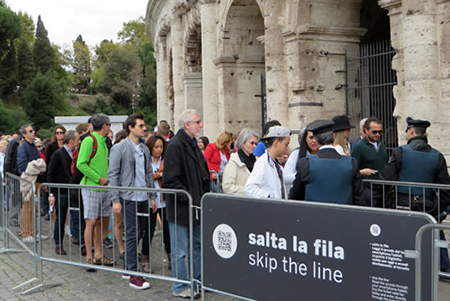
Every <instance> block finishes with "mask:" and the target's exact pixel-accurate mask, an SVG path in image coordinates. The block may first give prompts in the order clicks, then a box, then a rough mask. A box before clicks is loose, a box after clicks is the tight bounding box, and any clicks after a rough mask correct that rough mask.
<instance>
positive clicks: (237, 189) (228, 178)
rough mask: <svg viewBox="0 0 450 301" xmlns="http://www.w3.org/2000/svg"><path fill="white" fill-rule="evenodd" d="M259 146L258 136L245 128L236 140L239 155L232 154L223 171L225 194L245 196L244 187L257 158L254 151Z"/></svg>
mask: <svg viewBox="0 0 450 301" xmlns="http://www.w3.org/2000/svg"><path fill="white" fill-rule="evenodd" d="M257 144H258V135H257V134H256V133H255V132H254V131H252V130H251V129H248V128H244V129H242V130H241V131H240V133H239V135H238V137H237V139H236V147H237V148H238V152H237V153H232V154H231V157H230V161H229V162H228V164H227V165H226V166H225V169H224V171H223V179H222V188H223V192H224V193H230V194H238V195H245V193H244V186H245V183H246V182H247V179H248V177H249V176H250V172H251V171H252V170H253V165H254V164H255V161H256V158H255V156H254V155H253V150H254V149H255V147H256V145H257Z"/></svg>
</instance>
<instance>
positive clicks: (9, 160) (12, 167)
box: [3, 136, 22, 176]
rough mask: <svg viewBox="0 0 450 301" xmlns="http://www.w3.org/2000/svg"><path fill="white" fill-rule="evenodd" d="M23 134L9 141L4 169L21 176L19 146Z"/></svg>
mask: <svg viewBox="0 0 450 301" xmlns="http://www.w3.org/2000/svg"><path fill="white" fill-rule="evenodd" d="M21 140H22V136H17V137H16V138H13V139H11V140H10V141H9V142H8V146H7V147H6V155H5V163H4V168H3V171H4V172H5V174H6V173H7V172H9V173H12V174H15V175H17V176H20V174H19V171H18V170H17V149H18V148H19V145H20V141H21Z"/></svg>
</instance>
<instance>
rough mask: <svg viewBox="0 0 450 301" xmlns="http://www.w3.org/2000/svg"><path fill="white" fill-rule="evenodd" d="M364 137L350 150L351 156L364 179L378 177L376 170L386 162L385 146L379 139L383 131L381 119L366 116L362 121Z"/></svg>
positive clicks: (381, 167)
mask: <svg viewBox="0 0 450 301" xmlns="http://www.w3.org/2000/svg"><path fill="white" fill-rule="evenodd" d="M364 132H365V134H366V137H364V138H363V139H361V141H359V142H358V143H357V144H356V145H355V148H354V149H353V151H352V157H354V158H356V159H357V160H358V163H359V169H360V170H359V171H360V173H361V175H362V176H363V178H365V179H378V171H380V170H382V169H383V167H384V166H385V165H386V163H387V162H388V155H387V151H386V146H384V143H383V142H382V141H380V138H381V134H382V133H383V125H382V124H381V120H379V119H378V118H376V117H370V118H367V120H366V122H365V123H364Z"/></svg>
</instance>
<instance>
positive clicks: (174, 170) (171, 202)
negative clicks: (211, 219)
mask: <svg viewBox="0 0 450 301" xmlns="http://www.w3.org/2000/svg"><path fill="white" fill-rule="evenodd" d="M195 148H198V145H197V142H196V141H195V140H194V139H192V138H190V137H189V136H188V135H187V134H186V132H184V130H179V131H178V132H177V134H176V135H175V136H174V137H173V138H172V139H171V140H170V144H169V147H168V148H167V151H166V155H165V162H164V173H163V178H162V185H163V187H164V188H169V189H183V190H186V191H187V192H188V193H189V194H190V195H191V196H192V200H193V204H194V205H196V206H200V200H201V197H202V196H203V194H204V193H206V192H209V173H208V165H207V164H206V160H205V159H204V157H203V155H202V154H201V151H200V150H199V151H200V153H199V154H200V158H199V157H198V156H197V154H196V152H195ZM202 168H203V169H204V171H203V172H202V170H201V169H202ZM166 205H167V219H168V221H169V222H175V218H176V222H177V223H180V224H181V225H184V226H188V225H189V211H188V208H189V202H188V199H187V197H186V196H185V195H183V194H178V195H177V200H176V204H175V199H174V195H171V194H166ZM175 206H176V208H175ZM175 211H176V214H177V216H176V217H175ZM194 224H195V225H199V224H200V216H198V215H197V214H196V213H194Z"/></svg>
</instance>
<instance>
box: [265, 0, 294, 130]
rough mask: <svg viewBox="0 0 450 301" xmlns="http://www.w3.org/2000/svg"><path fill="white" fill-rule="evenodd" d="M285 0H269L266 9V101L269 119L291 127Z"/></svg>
mask: <svg viewBox="0 0 450 301" xmlns="http://www.w3.org/2000/svg"><path fill="white" fill-rule="evenodd" d="M282 2H285V1H279V0H268V1H266V2H265V5H264V11H265V12H270V13H266V14H265V16H264V25H265V28H266V30H265V33H264V37H265V38H264V46H265V59H266V93H267V96H266V101H267V117H268V120H273V119H276V120H278V121H280V122H281V124H283V125H285V126H287V127H289V119H288V95H287V93H286V92H287V80H286V60H285V47H284V45H285V44H284V40H283V34H282V30H283V28H282V25H281V24H283V23H284V19H285V3H282Z"/></svg>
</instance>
